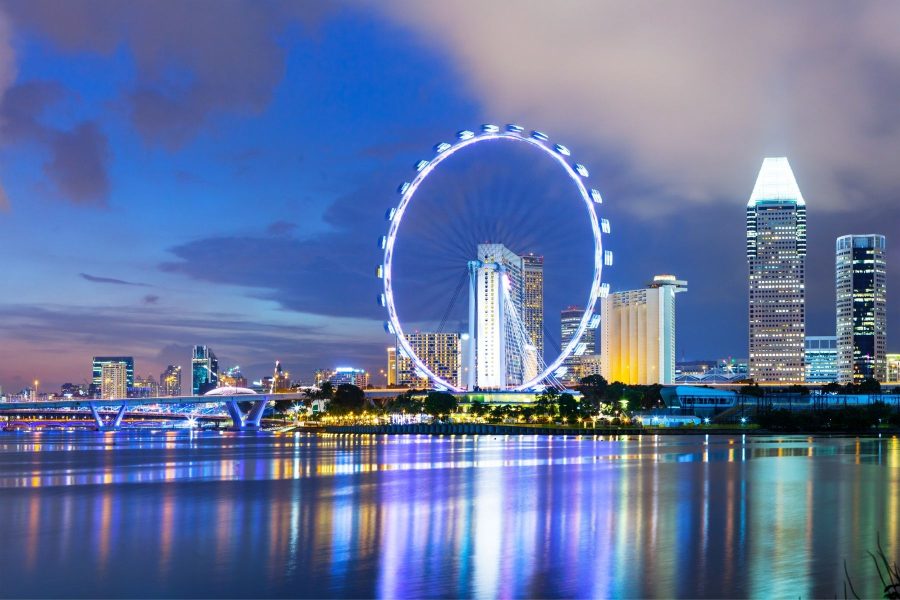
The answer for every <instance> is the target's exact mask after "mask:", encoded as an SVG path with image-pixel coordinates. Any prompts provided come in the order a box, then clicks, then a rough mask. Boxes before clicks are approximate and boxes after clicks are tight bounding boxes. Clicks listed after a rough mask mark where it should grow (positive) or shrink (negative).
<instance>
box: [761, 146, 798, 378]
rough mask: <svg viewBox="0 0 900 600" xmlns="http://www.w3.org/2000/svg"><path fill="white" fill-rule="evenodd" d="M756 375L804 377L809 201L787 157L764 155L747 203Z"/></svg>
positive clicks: (764, 376) (765, 376)
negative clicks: (807, 214) (802, 193)
mask: <svg viewBox="0 0 900 600" xmlns="http://www.w3.org/2000/svg"><path fill="white" fill-rule="evenodd" d="M747 261H748V262H749V265H750V377H751V378H752V379H754V380H756V381H757V382H760V383H764V382H772V383H787V382H791V383H802V382H803V381H804V379H805V366H804V344H805V339H806V289H805V281H806V273H805V267H806V202H805V201H804V200H803V196H802V195H801V194H800V188H799V187H798V186H797V181H796V179H794V173H793V171H791V166H790V164H788V160H787V158H783V157H781V158H766V159H765V160H763V164H762V168H761V169H760V170H759V176H758V177H757V178H756V185H755V186H754V187H753V193H752V194H751V195H750V201H749V202H748V203H747Z"/></svg>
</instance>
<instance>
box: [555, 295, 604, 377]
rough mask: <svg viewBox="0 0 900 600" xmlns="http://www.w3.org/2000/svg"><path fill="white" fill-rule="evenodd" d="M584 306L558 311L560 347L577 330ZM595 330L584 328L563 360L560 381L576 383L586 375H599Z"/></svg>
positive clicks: (570, 339)
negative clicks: (579, 337) (570, 352)
mask: <svg viewBox="0 0 900 600" xmlns="http://www.w3.org/2000/svg"><path fill="white" fill-rule="evenodd" d="M582 316H584V308H582V307H580V306H568V307H566V308H565V309H563V310H562V312H560V315H559V324H560V348H561V349H562V348H565V347H566V346H567V345H568V344H569V342H571V341H572V336H574V335H575V332H576V331H578V325H579V324H580V323H581V317H582ZM597 347H598V346H597V330H596V329H586V330H585V332H584V334H583V335H582V336H581V340H580V341H579V343H578V345H577V346H576V347H575V350H574V351H573V352H572V354H570V355H569V356H568V357H566V360H564V361H563V366H564V367H565V368H566V372H565V374H564V375H563V376H562V378H561V379H562V381H563V382H564V383H567V384H578V383H579V382H580V381H581V380H582V379H584V378H585V377H587V376H588V375H600V374H601V372H600V358H599V357H598V356H597Z"/></svg>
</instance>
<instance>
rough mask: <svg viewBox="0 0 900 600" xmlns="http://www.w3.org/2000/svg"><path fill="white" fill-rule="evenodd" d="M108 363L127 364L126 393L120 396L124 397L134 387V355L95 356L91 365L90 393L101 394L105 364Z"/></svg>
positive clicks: (92, 394)
mask: <svg viewBox="0 0 900 600" xmlns="http://www.w3.org/2000/svg"><path fill="white" fill-rule="evenodd" d="M108 363H123V364H124V365H125V393H123V394H122V396H120V397H121V398H124V397H125V396H127V395H128V390H129V389H131V388H132V387H134V357H133V356H95V357H94V360H93V363H92V366H91V389H90V390H89V392H90V395H91V396H93V397H97V396H99V395H101V388H102V382H103V365H105V364H108Z"/></svg>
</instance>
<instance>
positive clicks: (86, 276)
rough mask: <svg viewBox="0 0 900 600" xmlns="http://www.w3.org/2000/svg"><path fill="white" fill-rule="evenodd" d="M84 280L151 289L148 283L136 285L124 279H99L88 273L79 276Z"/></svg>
mask: <svg viewBox="0 0 900 600" xmlns="http://www.w3.org/2000/svg"><path fill="white" fill-rule="evenodd" d="M78 275H79V276H80V277H81V278H82V279H85V280H87V281H90V282H93V283H111V284H113V285H133V286H137V287H149V286H148V285H147V284H146V283H135V282H133V281H125V280H124V279H116V278H114V277H98V276H96V275H89V274H87V273H79V274H78Z"/></svg>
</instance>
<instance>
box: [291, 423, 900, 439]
mask: <svg viewBox="0 0 900 600" xmlns="http://www.w3.org/2000/svg"><path fill="white" fill-rule="evenodd" d="M310 429H313V430H315V431H319V432H322V433H338V434H359V435H373V434H377V435H385V434H392V435H404V434H406V435H591V436H592V435H705V434H709V435H753V436H773V435H776V436H783V435H791V436H798V435H799V436H818V437H830V436H847V435H853V436H867V437H868V436H877V435H887V436H895V435H900V430H898V429H896V428H890V429H867V430H861V431H797V432H784V431H769V430H765V429H759V428H756V427H748V426H744V427H740V426H736V427H718V426H713V427H707V426H703V427H612V428H605V427H597V428H593V427H561V426H549V425H548V426H535V425H508V424H507V425H491V424H483V423H421V424H412V425H326V426H323V427H317V428H304V430H305V431H309V430H310Z"/></svg>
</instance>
